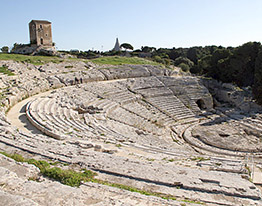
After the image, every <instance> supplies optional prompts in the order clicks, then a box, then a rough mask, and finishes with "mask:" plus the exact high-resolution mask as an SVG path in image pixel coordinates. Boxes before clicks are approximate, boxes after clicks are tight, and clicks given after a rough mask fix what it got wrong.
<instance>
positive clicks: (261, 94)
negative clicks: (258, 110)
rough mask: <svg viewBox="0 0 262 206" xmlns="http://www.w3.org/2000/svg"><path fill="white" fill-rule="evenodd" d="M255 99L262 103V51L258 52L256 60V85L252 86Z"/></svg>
mask: <svg viewBox="0 0 262 206" xmlns="http://www.w3.org/2000/svg"><path fill="white" fill-rule="evenodd" d="M252 91H253V94H254V97H255V99H256V100H257V102H258V103H259V104H262V51H260V52H259V53H258V56H257V58H256V62H255V74H254V86H253V88H252Z"/></svg>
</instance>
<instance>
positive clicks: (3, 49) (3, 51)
mask: <svg viewBox="0 0 262 206" xmlns="http://www.w3.org/2000/svg"><path fill="white" fill-rule="evenodd" d="M1 51H2V53H8V52H9V48H8V46H3V47H2V48H1Z"/></svg>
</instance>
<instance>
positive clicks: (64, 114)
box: [51, 106, 93, 137]
mask: <svg viewBox="0 0 262 206" xmlns="http://www.w3.org/2000/svg"><path fill="white" fill-rule="evenodd" d="M52 108H53V112H52V115H51V116H53V117H55V121H57V122H58V123H59V124H60V127H61V128H64V132H65V134H70V136H74V137H79V136H82V137H83V136H85V137H91V136H92V132H93V129H92V128H90V127H88V126H87V125H85V124H83V123H82V122H81V121H80V120H79V117H78V116H77V117H72V115H70V111H69V110H71V111H72V109H71V108H67V107H61V106H56V107H55V106H53V107H52ZM68 111H69V112H68Z"/></svg>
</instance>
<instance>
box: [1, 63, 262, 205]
mask: <svg viewBox="0 0 262 206" xmlns="http://www.w3.org/2000/svg"><path fill="white" fill-rule="evenodd" d="M4 64H5V65H7V66H8V68H9V69H11V70H12V71H13V72H14V73H15V74H16V75H15V76H5V75H1V81H0V84H1V85H2V86H3V87H1V92H2V93H3V94H4V95H3V96H4V97H3V98H1V103H2V105H3V106H4V107H2V112H1V113H0V137H1V138H0V148H1V150H4V151H7V152H18V153H23V155H29V154H30V157H32V156H33V157H35V158H38V159H39V158H40V159H41V158H48V159H53V160H59V161H63V162H67V163H69V164H70V165H78V167H79V168H88V169H93V170H95V171H97V172H98V178H100V179H103V180H108V181H110V182H115V183H120V184H126V185H130V186H132V187H136V188H139V189H143V190H149V191H151V192H160V193H165V194H171V195H174V196H176V197H177V198H178V199H180V200H184V199H190V200H193V201H202V202H205V203H206V204H207V205H218V204H220V205H259V204H261V192H260V191H259V190H258V188H257V187H256V186H255V185H254V184H252V183H251V182H249V178H250V177H251V176H250V174H249V170H248V168H249V169H250V168H251V166H252V165H250V162H247V159H246V158H242V157H245V155H246V154H249V155H251V154H252V153H251V152H253V151H254V152H255V155H256V157H259V155H260V149H259V148H260V146H259V141H258V140H259V138H260V134H261V133H260V131H261V129H260V126H259V125H260V124H261V121H262V117H261V115H260V114H259V113H257V112H256V113H254V112H253V113H249V114H247V113H243V112H242V111H239V110H236V109H232V108H228V107H223V103H222V104H220V105H219V106H220V107H219V108H218V107H217V108H215V109H213V100H212V97H211V95H210V93H209V92H208V90H207V89H206V88H205V87H204V86H203V85H202V83H201V81H200V80H199V79H198V78H196V77H190V76H177V75H176V76H172V75H173V74H175V73H174V72H172V71H170V70H167V69H163V68H160V69H159V68H158V67H155V66H146V65H145V66H134V65H124V66H120V67H98V66H96V65H94V64H92V63H83V62H61V63H59V64H53V63H49V64H46V65H43V66H34V65H31V64H27V63H24V64H22V63H17V62H13V61H1V62H0V66H1V65H4ZM108 80H109V81H108ZM71 85H75V86H71ZM65 86H67V87H65ZM68 86H70V87H68ZM59 87H63V88H61V89H58V90H54V91H52V92H51V93H49V94H46V96H42V97H41V95H40V97H38V98H34V99H32V101H31V100H30V101H26V100H25V103H24V105H23V104H22V105H23V106H22V108H21V109H20V117H21V116H23V115H24V116H23V117H25V116H26V109H25V107H26V103H27V102H30V103H29V104H27V116H28V118H29V119H30V121H31V123H33V125H34V126H35V127H37V128H38V129H40V130H41V131H43V132H44V133H45V134H48V135H49V136H47V135H44V134H42V133H41V132H39V131H36V129H35V127H32V125H31V124H30V123H29V121H27V120H26V119H25V118H22V117H21V118H20V121H23V124H24V125H25V126H24V127H25V128H24V129H23V128H22V127H21V128H20V129H17V128H16V127H15V126H14V125H13V124H11V123H10V121H9V119H7V118H6V116H5V113H4V111H5V110H6V109H7V107H9V106H12V105H14V104H16V103H17V102H18V101H20V100H22V99H23V98H25V97H27V96H32V95H34V94H36V93H40V92H43V91H46V90H50V89H53V88H59ZM231 89H232V88H231ZM236 95H237V92H236V93H234V95H233V96H236ZM235 99H237V98H235ZM230 101H231V100H230ZM216 103H217V105H218V102H216ZM241 105H242V106H243V105H244V104H241ZM242 106H239V108H241V107H242ZM257 108H259V107H257ZM206 110H207V111H206ZM246 111H247V110H245V112H246ZM199 115H200V116H199ZM18 121H19V119H18ZM29 125H30V126H29ZM209 132H210V133H209ZM52 137H53V138H52ZM188 143H189V144H188ZM247 152H248V153H247ZM203 154H205V155H203ZM237 156H238V157H237ZM0 157H1V158H2V159H1V160H2V161H1V164H0V172H1V174H2V175H1V176H0V177H1V182H2V184H1V194H0V195H1V197H3V199H4V200H5V201H6V202H5V203H6V204H7V205H8V204H10V205H11V204H13V203H14V202H18V203H19V204H20V205H48V204H50V203H51V204H52V205H64V204H66V205H74V204H77V205H88V204H92V205H123V204H125V205H139V204H140V205H168V204H170V205H181V202H179V201H178V202H176V201H166V200H162V199H159V198H156V197H145V196H143V195H140V194H136V193H130V192H127V191H122V190H119V189H116V188H111V187H108V186H103V185H98V184H94V183H85V184H84V185H82V186H80V188H71V187H68V186H65V185H61V184H60V183H57V182H52V181H50V180H47V179H42V180H44V181H42V182H32V181H28V177H30V176H31V175H33V176H34V175H36V174H38V170H37V169H36V168H35V167H34V166H29V165H27V164H20V163H15V162H14V161H12V160H9V159H8V158H5V157H3V156H0ZM255 161H256V163H257V165H258V166H259V160H258V159H256V160H255ZM258 168H259V167H258ZM54 194H55V195H54ZM65 196H66V198H64V197H65ZM182 203H183V202H182ZM187 204H188V203H187Z"/></svg>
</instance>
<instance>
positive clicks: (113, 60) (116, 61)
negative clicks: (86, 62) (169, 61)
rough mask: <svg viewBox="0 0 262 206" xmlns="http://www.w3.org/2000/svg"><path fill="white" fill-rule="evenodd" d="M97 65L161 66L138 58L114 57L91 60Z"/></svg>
mask: <svg viewBox="0 0 262 206" xmlns="http://www.w3.org/2000/svg"><path fill="white" fill-rule="evenodd" d="M90 61H91V62H93V63H96V64H109V65H123V64H142V65H143V64H150V65H161V64H159V63H157V62H153V61H150V60H147V59H144V58H138V57H120V56H112V57H100V58H96V59H92V60H90Z"/></svg>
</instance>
